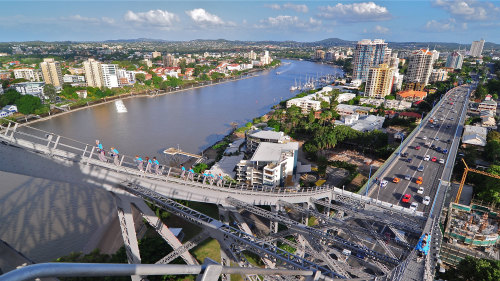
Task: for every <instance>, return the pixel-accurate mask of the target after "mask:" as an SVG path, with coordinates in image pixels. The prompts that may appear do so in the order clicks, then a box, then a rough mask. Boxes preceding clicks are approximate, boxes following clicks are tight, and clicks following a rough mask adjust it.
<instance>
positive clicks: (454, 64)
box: [445, 51, 464, 69]
mask: <svg viewBox="0 0 500 281" xmlns="http://www.w3.org/2000/svg"><path fill="white" fill-rule="evenodd" d="M463 62H464V56H463V55H462V54H460V53H459V52H456V51H455V52H451V53H450V54H449V55H448V57H447V58H446V65H445V66H446V67H449V68H453V69H462V64H463Z"/></svg>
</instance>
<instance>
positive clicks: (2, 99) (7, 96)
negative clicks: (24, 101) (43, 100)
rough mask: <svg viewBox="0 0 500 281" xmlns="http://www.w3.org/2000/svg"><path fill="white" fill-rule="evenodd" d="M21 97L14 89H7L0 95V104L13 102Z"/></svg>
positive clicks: (2, 105) (4, 104)
mask: <svg viewBox="0 0 500 281" xmlns="http://www.w3.org/2000/svg"><path fill="white" fill-rule="evenodd" d="M19 98H21V94H20V93H18V92H17V91H16V90H14V89H7V90H6V91H5V92H4V94H3V95H0V106H1V107H4V106H6V105H8V104H15V103H16V101H17V100H19Z"/></svg>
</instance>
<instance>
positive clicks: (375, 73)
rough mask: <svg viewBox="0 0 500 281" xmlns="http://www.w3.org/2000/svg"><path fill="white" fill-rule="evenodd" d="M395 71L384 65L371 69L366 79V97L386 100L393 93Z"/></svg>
mask: <svg viewBox="0 0 500 281" xmlns="http://www.w3.org/2000/svg"><path fill="white" fill-rule="evenodd" d="M394 71H395V69H394V68H392V67H389V65H387V64H385V63H383V64H380V65H378V66H374V67H372V68H370V70H369V71H368V77H367V78H366V86H365V95H367V96H369V97H371V98H384V97H385V96H387V95H389V94H390V93H391V89H392V81H393V76H394V75H393V73H394Z"/></svg>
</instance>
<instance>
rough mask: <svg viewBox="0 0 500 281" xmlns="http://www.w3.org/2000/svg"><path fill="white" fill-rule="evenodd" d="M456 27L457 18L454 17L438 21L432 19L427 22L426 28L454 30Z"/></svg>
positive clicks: (445, 30) (439, 30)
mask: <svg viewBox="0 0 500 281" xmlns="http://www.w3.org/2000/svg"><path fill="white" fill-rule="evenodd" d="M455 28H456V20H455V19H453V18H450V19H447V20H442V21H437V20H430V21H428V22H427V23H426V24H425V29H426V30H427V31H431V32H447V31H453V30H455Z"/></svg>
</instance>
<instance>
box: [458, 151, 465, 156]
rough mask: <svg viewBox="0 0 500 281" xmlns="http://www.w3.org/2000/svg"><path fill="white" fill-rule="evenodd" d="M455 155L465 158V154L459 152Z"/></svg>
mask: <svg viewBox="0 0 500 281" xmlns="http://www.w3.org/2000/svg"><path fill="white" fill-rule="evenodd" d="M457 155H458V156H460V157H464V156H465V154H464V153H463V152H459V153H458V154H457Z"/></svg>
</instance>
